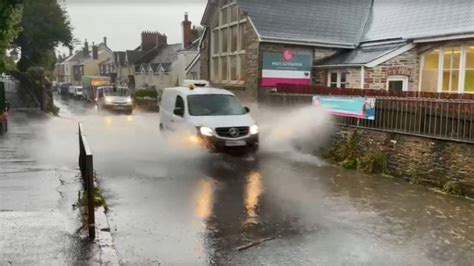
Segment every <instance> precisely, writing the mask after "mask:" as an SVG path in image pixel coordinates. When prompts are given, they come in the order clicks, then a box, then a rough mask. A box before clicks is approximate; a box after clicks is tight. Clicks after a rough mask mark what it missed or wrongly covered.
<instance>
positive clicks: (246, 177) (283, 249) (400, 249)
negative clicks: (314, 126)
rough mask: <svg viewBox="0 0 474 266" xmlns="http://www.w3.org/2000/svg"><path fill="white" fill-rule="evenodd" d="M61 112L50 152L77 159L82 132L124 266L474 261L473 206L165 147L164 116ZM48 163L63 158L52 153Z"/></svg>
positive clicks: (401, 188) (303, 162) (274, 159)
mask: <svg viewBox="0 0 474 266" xmlns="http://www.w3.org/2000/svg"><path fill="white" fill-rule="evenodd" d="M58 105H59V106H60V107H61V113H60V115H61V117H60V118H51V119H52V120H53V122H49V123H48V124H47V125H48V126H50V127H52V128H51V129H49V130H48V132H50V134H56V137H57V138H58V143H56V144H54V145H56V146H54V147H51V148H52V149H53V150H54V149H61V147H62V148H63V149H72V150H73V151H74V152H76V151H77V150H76V148H75V146H74V145H75V143H76V141H77V133H76V130H77V125H76V123H77V121H81V122H82V123H83V124H84V127H85V131H86V135H87V137H88V139H89V142H90V144H91V147H92V149H93V152H94V160H95V161H94V166H95V169H96V171H97V176H98V182H99V186H100V188H101V190H102V191H103V194H104V196H105V199H106V201H107V204H108V207H109V212H108V216H109V222H110V225H111V232H112V235H113V237H114V242H115V247H116V249H117V251H118V254H119V257H120V258H119V259H120V261H121V263H123V264H130V265H132V264H133V265H135V264H158V263H161V264H165V265H168V264H202V265H207V264H232V265H244V264H245V265H247V264H251V265H257V264H258V265H261V264H263V265H275V264H278V265H367V264H371V265H472V262H473V261H474V202H472V201H469V200H466V199H461V198H456V197H452V196H448V195H442V194H438V193H434V192H433V191H430V190H428V189H425V188H423V187H420V186H416V185H410V184H408V183H405V182H404V181H400V180H397V179H390V178H388V177H381V176H366V175H362V174H359V173H356V172H354V171H346V170H343V169H340V168H337V167H332V166H329V165H327V164H325V163H324V162H323V161H321V160H320V159H318V158H316V157H313V156H310V155H304V154H300V153H297V152H292V151H281V152H270V151H266V149H263V150H262V151H261V152H260V153H258V154H257V155H256V156H255V157H253V156H244V157H233V156H229V155H220V154H209V153H207V152H205V151H202V150H200V149H199V148H197V147H194V146H192V145H191V144H190V143H187V142H185V141H183V142H180V141H179V140H176V142H172V143H171V144H170V143H169V142H164V141H163V140H162V139H161V138H160V135H159V132H158V115H157V114H150V113H139V112H136V113H135V114H133V115H131V116H126V115H117V114H110V113H101V112H100V111H97V110H95V109H94V108H93V107H92V106H89V105H87V104H85V103H83V102H79V101H72V100H68V101H64V100H60V101H59V102H58ZM54 127H59V129H60V130H59V131H57V132H60V133H54V132H56V131H55V128H54ZM68 143H71V144H68ZM58 155H59V154H58ZM51 160H54V161H52V162H51V164H54V163H55V161H56V160H60V158H55V153H53V155H51ZM252 244H255V245H254V246H252Z"/></svg>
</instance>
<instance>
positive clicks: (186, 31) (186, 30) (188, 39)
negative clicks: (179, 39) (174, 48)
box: [181, 12, 193, 48]
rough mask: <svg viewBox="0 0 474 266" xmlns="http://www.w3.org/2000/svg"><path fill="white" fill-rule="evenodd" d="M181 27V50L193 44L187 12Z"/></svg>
mask: <svg viewBox="0 0 474 266" xmlns="http://www.w3.org/2000/svg"><path fill="white" fill-rule="evenodd" d="M181 25H182V26H183V48H186V47H188V46H190V45H191V43H192V42H193V39H192V36H191V21H189V18H188V12H185V13H184V21H183V22H182V23H181Z"/></svg>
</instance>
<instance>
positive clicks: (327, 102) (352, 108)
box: [313, 96, 375, 120]
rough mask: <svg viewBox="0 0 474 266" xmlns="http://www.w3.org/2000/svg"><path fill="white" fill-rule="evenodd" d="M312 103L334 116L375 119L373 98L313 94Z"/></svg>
mask: <svg viewBox="0 0 474 266" xmlns="http://www.w3.org/2000/svg"><path fill="white" fill-rule="evenodd" d="M313 105H315V106H320V107H322V108H324V109H326V110H327V111H328V112H329V113H330V114H332V115H335V116H342V117H355V118H359V119H368V120H375V98H365V97H335V96H314V97H313Z"/></svg>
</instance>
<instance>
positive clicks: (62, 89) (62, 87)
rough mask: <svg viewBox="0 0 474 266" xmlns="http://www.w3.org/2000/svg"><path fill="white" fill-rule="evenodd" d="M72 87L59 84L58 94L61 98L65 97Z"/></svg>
mask: <svg viewBox="0 0 474 266" xmlns="http://www.w3.org/2000/svg"><path fill="white" fill-rule="evenodd" d="M70 86H72V84H71V83H60V84H59V87H58V89H59V91H58V92H59V94H60V95H62V96H67V95H69V87H70Z"/></svg>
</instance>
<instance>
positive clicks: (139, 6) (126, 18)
mask: <svg viewBox="0 0 474 266" xmlns="http://www.w3.org/2000/svg"><path fill="white" fill-rule="evenodd" d="M59 2H60V3H61V4H62V5H64V6H65V8H66V10H67V12H68V14H69V17H70V20H71V24H72V26H73V28H74V31H73V33H74V37H75V38H77V39H78V40H79V41H80V42H81V44H80V45H76V47H75V49H76V50H77V49H79V48H80V47H82V43H83V42H84V40H85V39H86V38H87V40H88V41H89V43H90V44H91V43H92V42H95V43H99V42H102V39H103V37H104V36H107V39H108V45H109V47H110V48H111V49H112V50H114V51H120V50H126V49H129V50H131V49H135V48H136V47H137V46H138V45H139V43H140V33H141V32H142V31H145V30H149V31H159V32H161V33H165V34H166V35H167V36H168V43H181V42H182V32H181V22H182V21H183V18H184V12H188V13H189V18H190V20H191V21H192V22H193V25H199V23H200V21H201V18H202V14H203V12H204V9H205V7H206V3H207V0H66V1H63V0H59ZM61 51H63V52H64V51H67V49H66V50H65V49H61Z"/></svg>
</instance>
